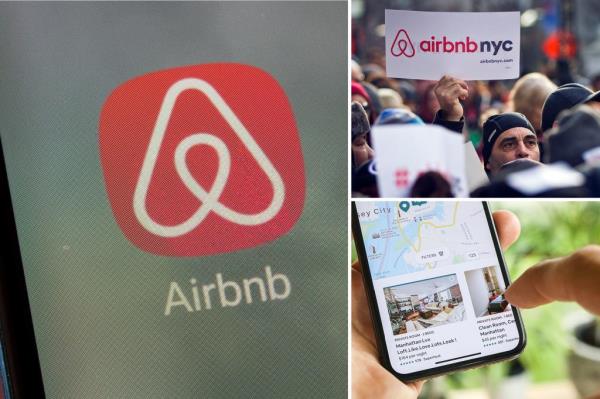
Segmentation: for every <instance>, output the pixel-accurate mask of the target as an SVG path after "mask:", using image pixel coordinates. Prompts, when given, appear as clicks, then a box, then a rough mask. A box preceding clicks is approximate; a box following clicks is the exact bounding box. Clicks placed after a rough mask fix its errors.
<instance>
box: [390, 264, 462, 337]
mask: <svg viewBox="0 0 600 399" xmlns="http://www.w3.org/2000/svg"><path fill="white" fill-rule="evenodd" d="M384 295H385V298H386V302H387V306H388V312H389V315H390V321H391V323H392V330H393V333H394V335H398V334H405V333H410V332H414V331H418V330H422V329H425V328H429V327H434V326H439V325H443V324H447V323H452V322H456V321H462V320H464V317H465V311H464V304H463V298H462V293H461V291H460V288H459V286H458V282H457V281H456V275H454V274H451V275H447V276H441V277H436V278H432V279H428V280H422V281H417V282H414V283H409V284H403V285H397V286H394V287H388V288H384Z"/></svg>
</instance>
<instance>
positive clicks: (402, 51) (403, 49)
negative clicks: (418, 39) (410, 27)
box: [391, 29, 415, 58]
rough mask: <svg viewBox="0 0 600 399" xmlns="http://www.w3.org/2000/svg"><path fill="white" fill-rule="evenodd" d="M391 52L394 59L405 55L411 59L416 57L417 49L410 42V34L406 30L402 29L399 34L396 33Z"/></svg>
mask: <svg viewBox="0 0 600 399" xmlns="http://www.w3.org/2000/svg"><path fill="white" fill-rule="evenodd" d="M391 52H392V55H393V56H394V57H399V56H401V55H404V56H406V57H409V58H410V57H413V56H414V55H415V47H414V46H413V44H412V42H411V41H410V37H409V36H408V33H407V32H406V31H405V30H404V29H400V30H399V31H398V33H396V37H395V38H394V41H393V42H392V48H391Z"/></svg>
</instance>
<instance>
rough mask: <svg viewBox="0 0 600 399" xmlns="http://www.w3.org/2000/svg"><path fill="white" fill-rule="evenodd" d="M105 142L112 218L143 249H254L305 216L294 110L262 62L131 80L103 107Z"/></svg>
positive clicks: (195, 252)
mask: <svg viewBox="0 0 600 399" xmlns="http://www.w3.org/2000/svg"><path fill="white" fill-rule="evenodd" d="M99 142H100V143H99V144H100V160H101V163H102V168H103V172H104V180H105V183H106V190H107V193H108V198H109V201H110V204H111V207H112V211H113V215H114V216H115V219H116V221H117V223H118V225H119V226H120V228H121V230H122V231H123V233H124V235H125V236H126V237H127V238H128V239H129V241H131V242H132V243H133V244H134V245H135V246H137V247H138V248H140V249H142V250H144V251H147V252H151V253H154V254H159V255H170V256H201V255H210V254H217V253H223V252H231V251H235V250H239V249H243V248H250V247H254V246H256V245H260V244H263V243H266V242H269V241H272V240H274V239H276V238H277V237H280V236H282V235H284V234H286V233H287V232H288V231H290V229H291V228H292V227H293V226H294V224H295V223H296V221H297V220H298V218H299V217H300V214H301V213H302V209H303V206H304V193H305V177H304V162H303V158H302V151H301V146H300V139H299V136H298V131H297V128H296V123H295V120H294V116H293V112H292V109H291V107H290V104H289V101H288V99H287V97H286V95H285V93H284V91H283V89H282V88H281V87H280V86H279V84H278V83H277V82H276V81H275V79H273V77H271V76H270V75H269V74H268V73H266V72H264V71H262V70H260V69H258V68H256V67H252V66H248V65H241V64H227V63H223V64H205V65H195V66H185V67H179V68H173V69H166V70H162V71H158V72H152V73H149V74H146V75H143V76H139V77H136V78H134V79H132V80H129V81H127V82H125V83H123V84H122V85H120V86H119V87H117V88H116V89H115V90H114V91H113V92H112V93H111V94H110V96H109V97H108V99H107V100H106V102H105V103H104V106H103V108H102V112H101V115H100V137H99Z"/></svg>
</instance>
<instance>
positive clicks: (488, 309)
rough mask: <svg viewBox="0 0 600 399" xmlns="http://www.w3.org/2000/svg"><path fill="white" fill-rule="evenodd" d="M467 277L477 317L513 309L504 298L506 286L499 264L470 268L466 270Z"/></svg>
mask: <svg viewBox="0 0 600 399" xmlns="http://www.w3.org/2000/svg"><path fill="white" fill-rule="evenodd" d="M465 278H466V279H467V287H468V288H469V294H470V295H471V302H472V303H473V310H474V311H475V316H476V317H483V316H489V315H492V314H495V313H501V312H506V311H510V310H511V307H510V305H509V304H508V301H507V300H506V299H504V290H505V289H506V286H505V285H504V281H503V280H502V274H501V273H500V270H499V269H498V266H488V267H483V268H481V269H473V270H468V271H466V272H465Z"/></svg>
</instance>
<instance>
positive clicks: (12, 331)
mask: <svg viewBox="0 0 600 399" xmlns="http://www.w3.org/2000/svg"><path fill="white" fill-rule="evenodd" d="M0 203H2V204H3V206H2V207H1V208H2V210H1V211H0V225H1V226H2V237H3V239H2V241H1V244H0V246H1V247H0V248H1V249H0V336H1V338H0V339H1V341H2V347H3V349H4V351H3V353H2V356H4V359H5V369H6V374H7V376H6V377H7V378H6V380H7V382H8V386H7V391H8V393H9V398H10V399H18V398H44V397H45V394H44V384H43V379H42V372H41V368H40V362H39V357H38V352H37V345H36V342H35V333H34V329H33V320H32V318H31V311H30V307H29V298H28V294H27V285H26V283H25V272H24V270H23V263H22V259H21V250H20V246H19V240H18V235H17V227H16V223H15V218H14V213H13V207H12V199H11V196H10V188H9V184H8V174H7V170H6V164H5V161H4V150H3V148H2V140H1V139H0Z"/></svg>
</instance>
